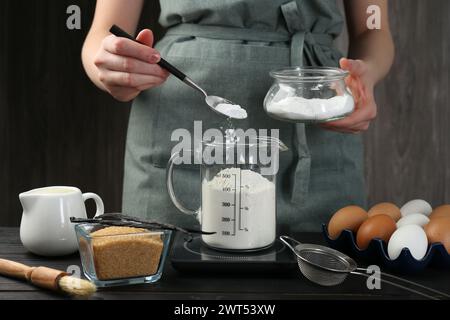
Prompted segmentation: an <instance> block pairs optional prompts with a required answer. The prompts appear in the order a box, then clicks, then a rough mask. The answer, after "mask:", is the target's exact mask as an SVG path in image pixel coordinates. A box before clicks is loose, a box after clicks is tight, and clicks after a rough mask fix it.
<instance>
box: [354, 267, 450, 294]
mask: <svg viewBox="0 0 450 320" xmlns="http://www.w3.org/2000/svg"><path fill="white" fill-rule="evenodd" d="M356 270H357V271H364V272H367V269H366V268H357V269H356ZM355 274H358V275H364V276H366V274H363V273H359V272H358V273H356V272H355ZM380 275H381V276H383V277H389V278H392V279H395V280H397V281H400V282H403V283H406V284H409V285H412V286H415V287H416V288H421V289H425V290H428V291H430V292H433V293H436V294H438V295H440V296H443V297H445V298H447V299H449V298H450V295H448V294H447V293H444V292H442V291H439V290H435V289H433V288H429V287H426V286H423V285H421V284H419V283H416V282H413V281H409V280H406V279H403V278H400V277H397V276H394V275H392V274H389V273H385V272H380ZM380 280H381V281H384V282H386V283H389V284H392V285H394V286H395V285H396V284H393V283H392V282H390V281H387V280H383V279H380ZM397 286H400V285H397ZM400 287H401V288H402V289H405V290H409V291H412V292H414V293H418V294H421V293H420V292H418V291H415V290H411V289H409V288H406V287H403V286H400Z"/></svg>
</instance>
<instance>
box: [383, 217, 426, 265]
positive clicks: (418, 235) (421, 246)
mask: <svg viewBox="0 0 450 320" xmlns="http://www.w3.org/2000/svg"><path fill="white" fill-rule="evenodd" d="M403 248H408V249H409V251H410V252H411V255H412V256H413V257H414V259H416V260H421V259H422V258H423V257H425V254H426V253H427V248H428V240H427V235H426V234H425V231H424V230H423V229H422V228H421V227H419V226H416V225H413V224H410V225H406V226H403V227H401V228H399V229H397V230H395V232H394V233H393V234H392V236H391V238H390V239H389V243H388V255H389V258H391V259H392V260H395V259H397V258H398V256H399V255H400V253H401V252H402V250H403Z"/></svg>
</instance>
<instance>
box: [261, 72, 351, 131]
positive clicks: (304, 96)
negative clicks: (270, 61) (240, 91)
mask: <svg viewBox="0 0 450 320" xmlns="http://www.w3.org/2000/svg"><path fill="white" fill-rule="evenodd" d="M270 75H271V77H272V78H274V83H273V84H272V87H271V88H270V89H269V91H268V92H267V95H266V97H265V99H264V110H265V111H266V113H267V114H268V115H269V116H270V117H272V118H275V119H277V120H281V121H288V122H300V123H320V122H328V121H334V120H338V119H342V118H344V117H346V116H347V115H349V114H350V113H352V112H353V110H354V108H355V102H354V99H353V96H352V94H351V92H350V90H349V89H348V88H347V85H346V84H345V77H346V76H347V75H348V72H347V71H344V70H342V69H339V68H331V67H292V68H285V69H279V70H274V71H271V72H270Z"/></svg>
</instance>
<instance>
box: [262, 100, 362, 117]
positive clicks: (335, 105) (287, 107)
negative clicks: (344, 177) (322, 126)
mask: <svg viewBox="0 0 450 320" xmlns="http://www.w3.org/2000/svg"><path fill="white" fill-rule="evenodd" d="M353 109H354V100H353V97H352V96H351V95H349V94H345V95H342V96H335V97H332V98H330V99H317V98H314V99H306V98H303V97H296V96H294V97H292V96H291V97H289V96H288V97H285V98H284V99H281V100H280V101H277V102H272V103H270V104H268V105H267V112H268V113H270V114H273V115H274V116H276V117H278V118H282V119H288V120H317V121H324V120H329V119H333V118H339V117H342V116H345V115H347V114H349V113H351V112H352V111H353Z"/></svg>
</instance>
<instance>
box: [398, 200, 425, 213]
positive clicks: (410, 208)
mask: <svg viewBox="0 0 450 320" xmlns="http://www.w3.org/2000/svg"><path fill="white" fill-rule="evenodd" d="M431 211H433V208H432V207H431V206H430V204H429V203H428V202H426V201H425V200H421V199H415V200H411V201H408V202H407V203H405V204H404V205H403V207H401V208H400V212H401V213H402V217H405V216H407V215H409V214H414V213H421V214H424V215H426V216H429V215H430V213H431Z"/></svg>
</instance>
